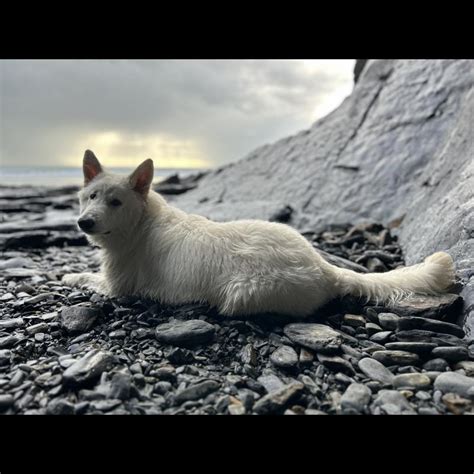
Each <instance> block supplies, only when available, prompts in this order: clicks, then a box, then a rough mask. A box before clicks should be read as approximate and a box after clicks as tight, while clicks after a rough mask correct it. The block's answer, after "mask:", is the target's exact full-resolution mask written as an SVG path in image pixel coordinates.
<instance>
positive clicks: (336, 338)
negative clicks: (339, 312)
mask: <svg viewBox="0 0 474 474" xmlns="http://www.w3.org/2000/svg"><path fill="white" fill-rule="evenodd" d="M283 331H284V333H285V335H286V336H287V337H288V338H289V339H290V340H291V341H292V342H294V343H296V344H300V345H301V346H303V347H307V348H309V349H312V350H314V351H316V352H322V353H329V354H330V353H333V352H335V351H337V350H338V349H339V347H340V346H341V343H342V336H341V334H340V333H338V332H336V331H335V330H334V329H331V328H330V327H329V326H325V325H323V324H310V323H308V324H305V323H294V324H289V325H287V326H285V328H284V330H283Z"/></svg>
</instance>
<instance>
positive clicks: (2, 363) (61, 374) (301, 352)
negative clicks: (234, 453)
mask: <svg viewBox="0 0 474 474" xmlns="http://www.w3.org/2000/svg"><path fill="white" fill-rule="evenodd" d="M168 184H169V183H168ZM171 184H172V185H173V186H172V193H173V194H176V186H177V185H179V183H177V182H173V183H171ZM190 185H191V184H190V183H185V186H190ZM191 186H192V185H191ZM19 191H20V190H19V189H13V188H7V187H3V188H0V208H1V209H2V214H3V215H4V216H5V218H4V219H3V222H2V223H1V224H0V247H1V250H2V257H1V260H0V274H1V280H0V302H1V305H0V308H1V309H0V413H2V414H137V415H138V414H231V415H242V414H261V415H266V414H297V415H299V414H307V415H311V414H313V415H317V414H321V415H322V414H420V415H435V414H463V413H464V414H474V410H473V408H474V407H473V400H474V343H473V341H470V340H469V339H467V338H466V337H465V334H464V331H463V329H462V303H463V302H462V298H461V297H460V296H459V295H458V294H456V292H457V291H458V290H459V289H460V288H457V289H454V290H453V293H452V294H448V295H446V296H444V297H441V298H433V297H429V298H428V297H427V298H421V297H420V298H415V299H413V300H410V301H405V302H402V303H400V304H399V305H397V306H396V307H394V308H384V307H381V306H374V305H371V304H366V303H365V302H364V301H358V300H356V299H354V298H345V299H343V300H340V301H335V302H333V303H331V304H330V305H328V306H327V307H325V308H324V309H323V310H322V311H320V312H318V314H315V315H314V316H313V317H312V318H310V319H309V320H305V321H294V320H291V319H290V318H284V317H276V316H274V315H256V316H255V317H252V318H248V319H246V320H238V319H229V318H224V317H222V316H220V315H219V314H218V313H217V312H216V311H215V310H214V309H212V308H209V307H208V306H206V305H198V304H189V305H184V306H179V307H170V306H166V305H160V304H158V303H156V302H153V301H146V300H142V299H139V298H134V297H130V298H118V299H110V298H105V297H102V296H101V295H98V294H94V293H92V292H90V291H82V290H78V289H73V288H69V287H67V286H65V285H63V284H62V283H61V276H62V275H63V274H65V273H70V272H81V271H85V270H89V271H96V270H98V268H99V254H98V249H96V248H92V247H90V246H88V245H87V244H86V241H85V239H84V237H83V236H82V235H81V234H80V233H79V232H78V231H77V229H76V226H75V217H76V215H77V202H76V196H75V192H76V189H74V188H67V189H64V188H63V189H61V190H48V189H40V188H38V189H33V188H31V189H22V191H21V194H20V192H19ZM275 219H277V220H285V219H286V214H285V213H283V214H282V215H279V216H276V217H275ZM304 235H305V237H306V238H307V239H308V240H310V241H311V242H312V243H313V245H314V247H315V248H316V249H318V251H320V252H322V253H323V255H324V256H325V257H326V258H328V259H329V260H331V261H332V263H334V264H336V265H341V266H345V267H347V268H352V269H354V270H356V271H360V272H367V271H375V272H382V271H387V270H390V269H393V268H396V267H398V266H400V265H403V264H404V257H403V254H402V251H401V248H400V246H399V245H398V242H397V239H396V237H394V236H393V235H392V232H391V229H388V228H385V227H384V226H382V225H381V224H378V223H370V224H358V225H356V226H351V225H338V226H327V228H326V229H325V230H324V231H318V232H312V231H307V232H305V234H304Z"/></svg>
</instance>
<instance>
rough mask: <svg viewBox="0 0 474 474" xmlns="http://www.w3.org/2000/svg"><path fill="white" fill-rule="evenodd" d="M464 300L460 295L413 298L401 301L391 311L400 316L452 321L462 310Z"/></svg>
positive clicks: (448, 294)
mask: <svg viewBox="0 0 474 474" xmlns="http://www.w3.org/2000/svg"><path fill="white" fill-rule="evenodd" d="M462 304H463V299H462V297H461V296H459V295H455V294H450V293H447V294H444V295H440V296H418V295H416V296H413V297H411V298H409V299H406V300H403V301H400V302H399V303H397V304H396V305H394V306H393V307H391V308H390V309H391V310H392V311H393V312H394V313H396V314H398V315H399V316H424V317H425V318H432V319H439V320H443V321H452V320H454V319H456V318H457V317H458V316H459V314H460V312H461V310H462Z"/></svg>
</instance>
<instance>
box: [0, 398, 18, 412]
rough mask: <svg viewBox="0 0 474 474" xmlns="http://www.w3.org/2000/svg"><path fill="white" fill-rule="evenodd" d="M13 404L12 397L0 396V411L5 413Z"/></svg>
mask: <svg viewBox="0 0 474 474" xmlns="http://www.w3.org/2000/svg"><path fill="white" fill-rule="evenodd" d="M14 403H15V400H14V399H13V396H12V395H10V394H0V411H5V410H7V409H8V408H10V407H11V406H13V404H14Z"/></svg>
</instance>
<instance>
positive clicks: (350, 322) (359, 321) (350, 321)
mask: <svg viewBox="0 0 474 474" xmlns="http://www.w3.org/2000/svg"><path fill="white" fill-rule="evenodd" d="M365 323H366V321H365V318H364V316H360V315H358V314H345V315H344V324H346V325H347V326H352V327H354V328H357V327H363V326H365Z"/></svg>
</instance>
